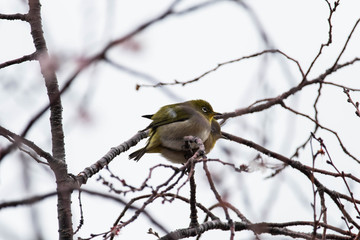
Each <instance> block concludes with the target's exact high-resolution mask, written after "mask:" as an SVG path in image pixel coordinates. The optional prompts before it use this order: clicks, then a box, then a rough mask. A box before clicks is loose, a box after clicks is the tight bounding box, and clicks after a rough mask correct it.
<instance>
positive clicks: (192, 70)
mask: <svg viewBox="0 0 360 240" xmlns="http://www.w3.org/2000/svg"><path fill="white" fill-rule="evenodd" d="M170 2H171V1H165V0H163V1H156V3H155V2H154V1H144V0H137V1H114V0H112V1H110V0H109V1H101V2H100V1H91V0H87V1H42V19H43V25H44V32H45V37H46V40H47V45H48V48H49V51H50V53H51V54H52V55H53V56H55V57H57V58H58V59H59V63H60V65H59V70H58V73H57V74H58V75H57V76H58V80H59V83H60V85H62V84H63V83H64V81H66V80H67V78H68V77H69V75H71V73H72V72H73V71H74V69H75V68H76V66H77V63H78V62H77V59H80V58H81V57H87V56H92V54H94V53H97V52H98V51H99V50H101V49H102V48H103V47H104V46H105V45H106V44H107V43H108V42H109V41H110V40H113V39H116V38H118V37H121V36H123V34H125V33H127V32H129V31H131V30H132V29H133V28H134V27H136V26H138V25H139V24H141V23H143V22H145V21H148V20H149V19H152V18H153V17H155V16H157V15H158V14H160V13H162V12H163V11H164V10H165V9H166V7H167V6H168V4H169V3H170ZM246 3H247V4H248V5H249V6H250V7H251V9H252V10H253V12H254V13H255V14H256V16H257V17H258V20H259V21H260V23H261V25H262V26H263V29H265V32H266V34H267V36H268V38H269V42H270V46H272V47H273V48H278V49H280V50H282V51H283V52H285V53H286V54H288V55H289V56H291V57H293V58H294V59H296V60H298V61H299V63H300V64H301V66H302V67H303V69H304V70H306V69H307V68H308V66H309V64H310V63H311V61H312V60H313V59H314V57H315V56H316V54H317V52H318V50H319V47H320V45H321V44H322V43H325V42H326V40H327V37H328V35H327V34H328V23H327V17H328V14H329V11H328V8H327V4H326V2H325V1H321V0H317V1H313V0H312V1H310V0H308V1H280V0H275V1H265V0H257V1H246ZM192 4H194V1H184V3H183V4H181V5H180V6H179V8H178V9H183V8H186V7H187V6H189V5H192ZM359 9H360V1H358V0H346V1H341V2H340V6H339V7H338V9H337V11H336V12H335V13H334V16H333V23H332V25H333V31H332V32H333V43H332V44H331V46H330V47H327V48H325V49H324V54H323V55H322V56H321V57H320V59H319V61H318V62H317V63H316V64H315V66H314V68H313V71H312V72H311V73H310V75H309V78H313V77H317V76H318V75H319V74H320V73H323V72H324V71H325V70H326V69H327V68H329V67H330V66H331V65H332V64H333V62H334V59H335V58H336V57H337V56H338V54H339V52H340V51H341V48H342V46H343V45H344V43H345V41H346V39H347V36H348V34H349V33H350V31H351V29H352V27H353V25H354V24H355V22H356V20H357V19H358V18H359V17H360V13H359ZM26 10H27V8H26V5H25V7H24V4H23V3H22V1H14V0H1V1H0V13H17V12H22V13H25V12H26ZM29 30H30V29H29V27H28V26H27V24H26V23H23V22H17V21H14V22H10V21H5V20H1V21H0V32H1V38H0V52H1V54H0V62H4V61H7V60H9V59H13V58H17V57H20V56H23V55H26V54H30V53H32V51H34V47H33V45H32V40H31V37H30V32H29ZM359 40H360V30H359V28H358V29H357V30H356V32H355V33H354V35H353V37H352V39H351V41H350V43H349V46H348V49H347V50H346V52H345V53H344V55H343V57H342V58H341V60H340V63H343V62H346V61H348V60H351V59H353V58H354V57H355V56H359V55H360V47H359V44H358V43H359ZM133 43H135V44H138V45H139V50H138V51H132V50H131V49H129V48H127V47H124V46H119V47H116V48H114V49H112V50H111V51H110V52H109V57H110V58H111V59H112V60H113V61H115V62H116V63H118V64H121V65H124V66H126V67H129V68H131V69H134V70H136V71H140V72H143V73H145V74H148V75H150V76H152V77H153V78H155V79H156V80H159V81H162V82H172V81H173V80H175V79H176V80H179V81H186V80H190V79H193V78H195V77H197V76H199V75H201V74H202V73H204V72H206V71H207V70H210V69H212V68H214V67H215V66H216V65H217V64H218V63H221V62H225V61H228V60H232V59H236V58H240V57H242V56H246V55H250V54H253V53H256V52H260V51H262V50H264V49H266V48H268V46H266V44H265V43H264V41H263V40H262V39H261V37H260V33H259V31H258V29H257V28H256V26H255V24H254V21H253V19H252V18H251V16H250V15H249V13H248V12H247V11H246V10H244V9H243V8H241V7H240V6H237V5H236V4H234V3H231V2H223V3H219V4H216V5H213V6H211V7H207V8H205V9H203V10H200V11H198V12H194V13H190V14H187V15H184V16H175V17H169V18H167V19H165V20H163V21H161V22H159V23H156V24H155V25H153V26H151V27H150V28H148V29H147V30H145V31H144V32H142V33H141V34H139V35H137V36H136V37H135V38H134V39H133ZM359 76H360V68H359V64H355V65H354V66H351V67H349V68H347V69H344V70H341V71H339V72H337V73H336V74H333V75H332V76H330V77H329V78H328V80H329V81H333V82H336V83H339V84H345V85H348V86H349V87H354V88H360V81H359ZM300 80H301V78H300V74H299V72H298V70H297V68H296V66H295V64H294V63H292V62H290V61H287V60H286V59H284V58H283V57H280V56H278V55H267V56H266V57H261V58H256V59H251V60H245V61H241V62H239V63H234V64H231V65H227V66H224V67H222V68H220V69H218V70H217V71H216V72H214V73H212V74H210V75H208V76H206V77H205V78H203V79H201V80H200V81H199V82H197V83H194V84H191V85H188V86H186V87H181V86H172V87H166V89H167V91H168V92H167V91H165V90H164V89H155V88H141V89H140V90H139V91H135V85H136V84H149V82H147V81H145V80H144V79H142V78H138V77H136V76H133V75H130V74H128V73H126V72H123V71H121V70H119V69H116V68H114V67H112V66H110V65H108V64H106V63H99V64H96V65H93V66H92V67H90V68H88V69H87V70H86V71H84V72H83V73H82V74H80V75H79V77H78V78H77V79H76V81H75V82H74V83H73V85H72V86H71V88H70V90H69V91H68V92H66V93H65V95H64V96H63V105H64V130H65V140H66V151H67V152H66V156H67V163H68V166H69V171H70V172H71V173H74V174H78V173H79V172H80V171H81V170H83V169H84V168H85V167H87V166H89V165H91V164H92V163H94V162H95V161H96V160H98V159H99V158H100V157H101V156H102V155H104V154H105V153H106V152H107V151H108V150H109V149H110V148H111V147H112V146H117V145H118V144H120V143H121V142H123V141H125V140H127V139H128V138H130V137H131V136H132V135H134V134H135V133H136V132H137V131H138V130H140V129H143V128H144V127H145V126H146V125H147V124H148V123H149V121H148V120H147V119H143V118H141V117H140V116H141V115H144V114H151V113H154V112H155V111H157V110H158V108H159V107H161V106H163V105H165V104H169V103H174V102H177V101H182V100H189V99H197V98H202V99H206V100H208V101H209V102H210V103H211V104H212V106H213V108H214V109H215V110H216V111H218V112H229V111H234V110H235V109H237V108H242V107H246V106H248V105H249V104H251V103H253V102H254V101H256V100H259V99H262V98H267V97H274V96H277V95H278V94H280V93H282V92H283V91H285V90H287V89H289V88H290V87H291V86H294V85H295V84H297V83H298V82H299V81H300ZM169 93H170V94H169ZM316 93H317V86H316V87H308V88H306V89H304V91H302V92H301V93H300V94H296V95H295V96H292V97H291V98H289V99H288V100H287V101H286V103H287V104H288V105H289V106H291V107H293V108H294V109H296V110H299V111H302V112H304V113H306V114H309V115H311V116H313V109H312V104H313V102H314V99H315V97H316ZM352 94H353V95H352V96H353V97H354V99H359V98H360V95H359V94H358V93H352ZM169 96H173V97H169ZM46 101H47V96H46V90H45V88H44V84H43V80H42V77H41V75H40V73H39V71H38V64H37V63H36V62H32V63H25V64H21V65H17V66H12V67H9V68H7V69H1V70H0V116H1V117H0V124H1V125H2V126H4V127H6V128H8V129H10V130H12V131H14V132H20V131H21V130H22V129H23V127H24V125H25V124H26V123H27V121H28V120H29V119H31V117H32V116H33V115H34V114H35V113H37V111H38V110H39V109H41V108H42V107H43V106H44V104H45V102H46ZM319 109H320V111H321V113H320V115H319V117H320V121H321V122H322V124H323V125H325V126H327V127H330V128H334V130H336V131H338V133H339V135H340V137H342V139H343V141H344V144H346V146H347V147H348V150H349V151H350V152H351V153H352V154H354V155H355V156H360V150H359V148H358V145H357V141H356V140H355V139H357V138H358V136H359V134H360V130H359V128H358V126H359V118H357V117H356V116H355V114H354V111H355V109H354V108H353V107H352V106H351V105H350V104H349V103H347V102H346V96H345V94H344V93H343V92H342V90H341V89H339V88H335V87H331V86H324V89H323V94H322V98H321V100H320V102H319ZM80 110H84V111H85V112H86V114H88V118H82V119H83V120H81V119H80V120H79V111H80ZM82 116H84V115H82ZM223 130H224V131H226V132H230V133H233V134H234V135H239V136H242V137H244V138H247V139H250V140H252V141H255V142H257V143H263V142H262V141H263V140H264V139H265V140H266V147H267V148H269V149H271V150H273V151H276V152H279V153H282V154H284V155H286V156H291V155H292V154H293V153H294V150H295V148H296V147H297V146H298V145H300V144H302V143H303V142H304V141H305V139H306V137H307V136H308V135H309V133H310V131H312V130H313V125H312V124H311V123H310V122H309V121H307V120H304V119H302V118H299V117H294V115H292V114H290V113H287V112H284V110H283V109H281V108H280V107H275V108H273V109H271V110H268V111H265V112H262V113H257V114H252V115H246V116H243V117H239V118H236V119H233V120H230V121H229V122H228V123H227V124H226V125H225V126H224V127H223ZM49 132H50V131H49V123H48V115H47V116H44V117H43V118H42V119H41V120H40V121H39V122H38V123H37V124H36V125H35V126H34V127H33V129H32V130H31V131H30V133H29V135H28V139H30V140H32V141H34V142H35V143H36V144H38V145H39V146H41V147H43V148H44V149H45V150H47V151H50V149H51V148H50V146H49V139H50V136H49ZM319 136H321V137H322V138H323V139H324V140H325V143H326V144H327V146H328V148H329V150H330V152H331V155H332V157H333V160H334V162H335V164H337V166H338V167H339V168H340V169H342V170H344V171H345V172H353V173H355V174H356V173H358V172H359V166H358V165H354V164H352V163H351V161H350V160H349V158H347V157H346V156H345V155H344V154H343V153H342V152H341V151H340V147H339V146H338V143H337V141H336V139H335V138H334V136H333V135H331V134H329V133H327V132H325V131H320V132H319ZM143 144H144V141H143V142H141V143H140V144H139V146H143ZM6 145H7V141H6V140H4V139H2V138H0V146H1V147H2V146H6ZM222 147H228V148H230V149H231V150H232V151H233V152H234V154H233V155H232V157H228V156H226V155H225V154H224V153H223V151H222V150H221V149H222ZM137 148H138V146H136V147H135V148H134V149H137ZM301 153H302V155H301V158H300V159H299V160H300V161H302V162H304V163H307V164H310V161H311V158H310V157H311V152H310V149H309V148H306V149H305V150H304V151H301ZM127 155H128V154H127V153H126V154H121V155H120V156H118V157H117V158H116V159H115V160H114V161H113V162H112V163H111V164H110V168H111V170H112V171H114V172H115V173H117V174H118V175H119V176H121V177H122V178H124V179H126V180H127V181H128V182H129V183H131V184H133V185H139V184H141V183H142V181H143V179H144V178H145V177H146V176H147V174H148V169H149V168H150V167H152V166H154V165H156V164H157V163H159V162H161V163H167V162H166V161H165V160H164V159H162V158H161V157H160V156H158V155H155V154H154V155H150V156H148V157H147V158H144V159H141V161H140V162H138V163H135V162H132V161H128V160H127ZM255 155H256V153H255V152H254V151H252V150H249V149H248V148H247V147H244V146H239V145H237V144H234V143H228V142H224V141H222V142H219V143H218V144H217V145H216V147H215V149H214V150H213V151H212V152H211V153H210V154H209V156H208V157H209V158H220V159H222V160H224V161H230V162H232V161H233V162H235V163H236V164H238V165H239V164H249V163H250V161H251V160H252V159H253V158H254V156H255ZM19 159H20V158H19V154H12V155H10V156H8V157H7V158H6V159H5V160H4V161H3V162H2V164H1V165H0V202H1V201H5V200H16V199H19V198H22V197H26V196H29V195H34V194H41V193H46V192H48V191H51V190H53V189H54V186H55V184H54V180H53V179H54V178H53V177H52V175H51V173H49V172H48V171H47V170H46V169H45V168H43V167H41V166H39V164H37V163H35V162H34V161H32V160H29V159H27V161H30V164H29V166H28V168H29V169H30V178H31V192H30V193H28V192H26V191H25V190H24V187H23V185H24V184H23V182H22V181H21V180H20V181H19V175H20V176H21V175H22V170H21V169H22V166H24V164H23V163H22V162H21V161H19ZM265 159H266V157H265ZM323 160H324V161H325V160H326V159H325V158H324V159H323ZM273 162H275V163H278V162H276V161H273ZM321 166H324V168H326V169H329V167H328V166H326V164H321V163H319V167H321ZM212 171H213V173H214V176H217V177H219V179H220V180H219V182H218V184H219V185H218V188H219V190H220V192H222V193H225V192H226V191H227V192H229V193H231V200H232V203H233V204H234V205H236V206H237V207H238V208H239V209H240V210H241V211H243V213H244V214H245V215H246V216H247V217H248V218H249V219H250V220H251V221H253V222H257V221H270V222H284V221H293V220H312V211H311V207H310V203H311V201H312V195H311V185H310V183H309V181H308V180H306V179H305V178H304V176H303V175H301V174H299V173H297V172H296V171H294V170H292V169H290V168H289V169H287V170H286V171H285V173H283V174H281V175H280V176H278V177H277V178H274V179H270V180H265V179H264V178H265V177H266V176H268V175H269V174H270V173H271V172H270V171H264V172H263V171H260V170H259V171H255V172H253V173H240V174H235V175H230V173H231V171H229V169H215V168H214V169H212ZM164 174H169V173H168V172H166V171H161V173H160V171H159V173H158V174H156V175H155V176H154V182H159V181H161V180H162V177H163V175H164ZM197 174H198V175H197V178H198V180H197V184H198V189H199V190H198V194H199V195H198V200H199V201H202V202H203V203H204V204H205V205H207V206H210V205H211V204H213V203H215V199H214V198H213V195H212V192H211V191H210V189H209V188H208V185H207V183H206V181H205V180H204V176H203V172H202V169H201V167H200V166H199V168H198V169H197ZM101 175H104V176H107V174H106V172H105V171H102V172H101ZM95 179H96V176H95V177H93V179H91V180H89V182H88V184H86V186H85V187H86V188H89V189H98V190H102V191H106V189H105V190H104V188H103V187H102V186H101V184H100V183H98V182H96V181H95ZM320 179H322V178H321V177H320ZM335 184H337V185H335ZM334 186H335V187H336V189H337V190H340V191H343V192H344V191H345V189H344V186H343V183H342V182H341V181H339V182H336V183H334ZM234 189H235V190H234ZM353 190H354V192H355V193H356V194H359V188H358V187H357V188H355V186H354V188H353ZM276 191H279V194H278V195H277V196H278V198H277V199H275V200H274V202H271V204H270V203H269V200H268V199H269V196H270V195H271V194H273V193H274V192H276ZM180 193H182V194H183V195H184V196H188V191H187V188H185V189H183V190H182V191H181V192H180ZM357 196H358V195H357ZM76 197H77V194H74V200H73V202H74V208H73V209H74V210H73V214H74V227H76V225H77V224H78V221H79V216H78V212H79V210H78V207H77V199H76ZM270 199H271V198H270ZM329 204H330V203H329ZM83 206H84V213H85V216H84V217H85V224H84V226H83V228H82V229H81V231H80V234H79V235H78V236H81V237H88V236H89V234H90V233H99V232H103V231H107V230H108V229H109V227H110V226H111V225H112V223H113V222H114V220H115V219H116V218H117V216H118V214H119V212H120V211H121V210H122V206H120V205H118V204H115V203H113V202H111V201H106V200H104V199H102V198H95V197H88V196H86V195H85V196H83ZM137 206H139V204H138V205H137ZM269 206H270V207H269ZM55 207H56V201H55V198H51V199H48V200H46V201H44V202H41V203H39V204H36V205H34V208H37V209H38V210H39V211H40V214H41V221H42V224H44V225H42V226H45V224H46V230H44V229H43V230H44V231H45V232H44V234H46V235H45V238H46V239H54V238H56V237H57V235H56V234H57V218H56V209H55ZM183 207H184V205H182V204H178V203H175V204H165V205H160V204H155V205H154V206H151V207H149V208H148V211H149V212H150V213H154V214H156V216H158V218H159V221H160V222H161V223H163V224H164V225H165V226H166V227H167V228H168V229H171V230H175V229H176V228H182V227H186V226H187V225H188V221H189V219H188V215H189V212H188V209H187V207H186V208H185V209H186V210H184V208H183ZM329 208H330V206H329ZM29 210H30V207H18V208H16V209H5V210H2V211H0V239H24V236H32V234H33V229H31V225H29V222H28V220H29V219H28V218H29V216H30V215H29ZM184 212H185V214H184ZM289 213H291V214H289ZM169 214H170V216H171V219H169ZM336 214H337V213H334V216H332V215H331V214H329V215H330V216H329V220H330V219H331V220H332V221H334V222H338V223H339V224H340V225H339V226H341V220H340V219H339V218H338V216H337V215H336ZM219 215H220V216H222V213H221V212H219ZM202 217H203V216H201V217H200V220H202ZM143 219H144V218H142V217H141V219H140V220H138V222H137V223H135V224H131V225H130V226H129V227H127V228H125V229H124V230H123V231H122V232H121V235H120V237H119V239H155V237H153V236H149V235H147V234H146V232H147V229H148V228H149V227H152V226H151V224H150V223H149V222H148V221H147V220H143ZM236 220H237V219H236ZM18 229H21V231H19V230H18ZM154 230H157V229H154ZM309 231H311V230H309ZM159 233H160V234H161V235H162V234H163V233H162V232H159ZM211 234H212V235H211V236H210V235H209V234H208V235H206V236H204V239H220V238H221V237H222V238H224V236H226V237H228V236H229V233H228V232H226V233H222V232H219V231H211ZM246 236H249V235H247V234H246V233H237V234H236V239H246ZM250 236H251V235H250ZM261 239H266V237H264V238H261Z"/></svg>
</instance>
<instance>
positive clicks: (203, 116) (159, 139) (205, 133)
mask: <svg viewBox="0 0 360 240" xmlns="http://www.w3.org/2000/svg"><path fill="white" fill-rule="evenodd" d="M215 116H221V113H218V112H215V111H214V110H213V108H212V106H211V105H210V104H209V103H208V102H207V101H205V100H202V99H197V100H190V101H186V102H181V103H175V104H170V105H166V106H163V107H161V108H160V109H159V110H158V111H157V112H156V113H155V114H150V115H143V116H142V117H145V118H148V119H151V120H152V122H151V123H150V124H149V125H148V126H147V127H146V128H145V129H143V130H141V131H147V130H150V133H149V136H150V137H149V140H148V142H147V144H146V146H145V147H143V148H141V149H139V150H137V151H135V152H133V153H131V154H130V155H129V159H134V160H135V161H139V160H140V159H141V158H142V157H143V155H144V154H145V153H160V154H161V155H162V156H163V157H165V158H166V159H167V160H169V161H171V162H173V163H185V162H186V161H187V159H188V158H189V157H191V156H187V155H189V152H191V151H195V150H197V146H196V145H194V144H190V146H189V149H186V146H185V140H184V137H186V136H193V137H197V138H200V139H201V140H202V142H203V143H204V146H205V152H206V153H208V152H210V150H211V149H212V148H213V147H214V145H215V142H216V141H217V140H218V139H219V138H221V137H222V134H221V129H220V124H219V123H218V122H217V121H216V119H215V118H214V117H215ZM189 150H190V151H189Z"/></svg>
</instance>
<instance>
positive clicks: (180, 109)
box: [144, 105, 194, 130]
mask: <svg viewBox="0 0 360 240" xmlns="http://www.w3.org/2000/svg"><path fill="white" fill-rule="evenodd" d="M192 112H194V110H192V109H191V108H189V107H187V106H181V105H180V106H179V105H176V106H172V105H170V106H166V107H162V108H160V110H159V111H158V112H156V113H155V114H154V115H152V116H151V115H145V116H144V117H146V118H149V117H150V116H151V120H153V121H152V123H150V125H149V126H148V127H147V128H145V130H147V129H150V128H151V129H153V130H154V129H156V128H157V127H160V126H163V125H166V124H169V123H174V122H181V121H185V120H187V119H189V118H190V116H191V114H192Z"/></svg>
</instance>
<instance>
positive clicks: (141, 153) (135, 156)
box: [129, 147, 146, 161]
mask: <svg viewBox="0 0 360 240" xmlns="http://www.w3.org/2000/svg"><path fill="white" fill-rule="evenodd" d="M145 153H146V147H144V148H141V149H139V150H137V151H135V152H133V153H130V155H129V159H134V160H135V161H139V160H140V158H141V157H142V156H144V154H145Z"/></svg>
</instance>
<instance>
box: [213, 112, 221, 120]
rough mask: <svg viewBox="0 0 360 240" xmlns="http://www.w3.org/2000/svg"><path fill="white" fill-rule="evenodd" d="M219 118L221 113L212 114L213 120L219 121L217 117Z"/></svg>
mask: <svg viewBox="0 0 360 240" xmlns="http://www.w3.org/2000/svg"><path fill="white" fill-rule="evenodd" d="M221 116H222V114H221V113H218V112H215V113H214V118H215V119H219V117H221Z"/></svg>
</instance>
